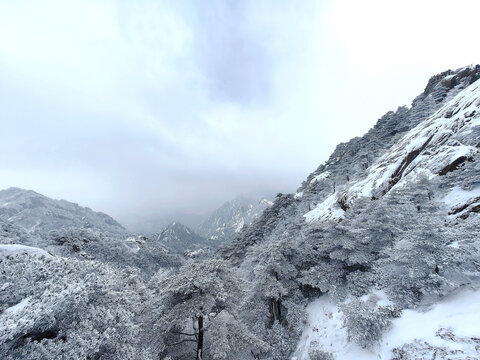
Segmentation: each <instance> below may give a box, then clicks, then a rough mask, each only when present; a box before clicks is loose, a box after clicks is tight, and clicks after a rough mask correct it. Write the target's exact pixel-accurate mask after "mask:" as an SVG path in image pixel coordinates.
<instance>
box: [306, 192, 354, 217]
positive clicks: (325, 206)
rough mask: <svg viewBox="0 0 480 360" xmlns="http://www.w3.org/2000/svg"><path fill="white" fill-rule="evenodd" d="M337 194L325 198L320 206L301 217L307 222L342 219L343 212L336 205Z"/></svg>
mask: <svg viewBox="0 0 480 360" xmlns="http://www.w3.org/2000/svg"><path fill="white" fill-rule="evenodd" d="M336 195H337V194H336V193H334V194H332V195H330V196H329V197H327V198H326V199H325V200H324V201H323V202H322V203H321V204H318V205H317V206H316V207H315V208H314V209H313V210H310V211H309V212H307V213H306V214H304V215H303V217H304V218H305V220H306V221H307V222H312V221H316V220H320V219H322V220H338V219H341V218H343V216H344V214H345V211H343V210H342V208H341V207H340V205H339V204H338V203H337V196H336Z"/></svg>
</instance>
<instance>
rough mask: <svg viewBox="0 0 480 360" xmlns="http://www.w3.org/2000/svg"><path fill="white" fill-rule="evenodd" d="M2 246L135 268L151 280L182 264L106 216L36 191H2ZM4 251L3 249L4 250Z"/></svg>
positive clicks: (0, 229)
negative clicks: (154, 275) (158, 271)
mask: <svg viewBox="0 0 480 360" xmlns="http://www.w3.org/2000/svg"><path fill="white" fill-rule="evenodd" d="M0 203H1V204H2V205H1V206H0V244H3V245H2V246H6V248H5V249H7V248H10V249H11V248H12V247H16V249H22V246H24V247H25V248H28V247H31V248H40V249H42V250H44V251H47V252H49V253H52V254H54V255H57V256H62V257H69V258H76V259H81V260H97V261H100V262H104V263H108V264H110V265H113V266H117V267H125V266H133V267H137V268H139V269H140V270H141V271H142V272H143V274H145V275H147V276H150V275H152V274H153V273H155V272H156V271H157V270H158V269H159V268H160V267H176V266H179V265H180V264H181V262H182V260H181V258H179V257H178V255H176V254H175V253H174V252H172V251H170V250H168V249H166V248H165V247H164V246H162V244H160V243H158V242H157V241H156V239H152V238H149V237H146V236H142V235H131V234H129V233H127V231H126V230H125V229H124V228H123V227H122V226H121V225H120V224H118V223H117V222H116V221H115V220H113V219H112V218H111V217H110V216H108V215H106V214H103V213H99V212H94V211H93V210H90V209H89V208H84V207H81V206H79V205H77V204H73V203H70V202H68V201H65V200H53V199H50V198H48V197H46V196H43V195H41V194H38V193H36V192H34V191H30V190H23V189H18V188H10V189H7V190H2V191H0ZM5 251H6V250H5Z"/></svg>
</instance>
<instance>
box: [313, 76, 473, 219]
mask: <svg viewBox="0 0 480 360" xmlns="http://www.w3.org/2000/svg"><path fill="white" fill-rule="evenodd" d="M449 78H450V77H449ZM479 125H480V82H478V81H477V82H475V83H473V84H472V85H470V86H469V87H467V88H466V89H464V90H463V91H462V92H460V93H459V94H458V95H457V96H455V97H454V98H453V99H451V100H450V101H448V102H447V103H446V104H445V105H444V106H443V107H442V108H440V109H439V110H438V111H436V112H435V113H434V114H433V115H431V116H430V117H428V118H427V119H426V120H425V121H423V122H421V123H420V124H419V125H417V126H415V127H414V128H413V129H411V130H410V131H408V132H407V133H406V134H405V135H404V136H402V138H401V139H400V140H399V141H397V143H396V144H394V145H393V147H392V148H391V149H390V150H389V151H388V152H387V153H385V154H384V155H383V156H381V157H380V158H379V159H377V160H376V161H375V162H374V163H373V164H372V166H371V167H369V170H368V172H367V176H366V177H365V178H364V179H363V180H361V181H358V182H350V183H346V184H343V185H342V186H337V187H336V189H335V192H334V193H333V194H332V195H330V196H329V197H327V198H326V199H325V200H324V201H323V202H321V203H320V204H318V205H316V206H315V208H314V209H312V210H310V211H309V212H307V213H306V214H305V215H304V216H305V218H306V220H307V221H314V220H321V219H337V220H338V219H341V218H342V217H343V214H344V213H345V210H346V209H348V208H349V207H350V206H351V205H352V202H353V201H355V199H356V198H358V197H362V196H363V197H371V198H378V197H380V196H384V195H385V194H386V193H388V192H389V191H390V190H391V189H392V188H394V187H401V186H402V185H403V184H405V182H409V181H415V178H416V177H417V176H418V174H423V175H424V176H427V177H428V178H433V177H436V176H444V175H446V174H448V173H450V172H452V171H455V170H457V169H458V168H459V167H461V166H462V165H464V163H465V162H472V161H473V157H474V155H476V154H478V152H479V147H480V140H479V139H480V131H479ZM328 173H329V172H328V171H325V172H323V173H321V174H320V175H316V177H315V178H313V181H318V180H316V179H318V178H319V177H321V176H322V175H323V176H324V178H328V175H327V174H328ZM476 192H478V191H477V190H476V189H473V190H472V197H471V198H469V199H465V202H464V203H461V204H457V205H456V209H460V208H462V207H463V206H467V207H469V209H466V208H464V209H463V210H462V215H465V211H466V212H469V211H472V210H473V211H478V210H476V209H477V207H478V206H479V204H480V203H479V199H477V197H478V195H477V196H475V194H476ZM452 210H453V209H452ZM454 211H455V210H454Z"/></svg>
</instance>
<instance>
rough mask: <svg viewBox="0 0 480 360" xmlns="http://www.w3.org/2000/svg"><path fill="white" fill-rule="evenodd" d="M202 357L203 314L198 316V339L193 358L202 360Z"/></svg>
mask: <svg viewBox="0 0 480 360" xmlns="http://www.w3.org/2000/svg"><path fill="white" fill-rule="evenodd" d="M202 357H203V316H199V317H198V341H197V355H196V357H195V360H202Z"/></svg>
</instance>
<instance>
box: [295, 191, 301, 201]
mask: <svg viewBox="0 0 480 360" xmlns="http://www.w3.org/2000/svg"><path fill="white" fill-rule="evenodd" d="M293 197H294V199H295V200H298V199H301V198H302V197H303V191H299V192H297V193H296V194H295V195H294V196H293Z"/></svg>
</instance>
